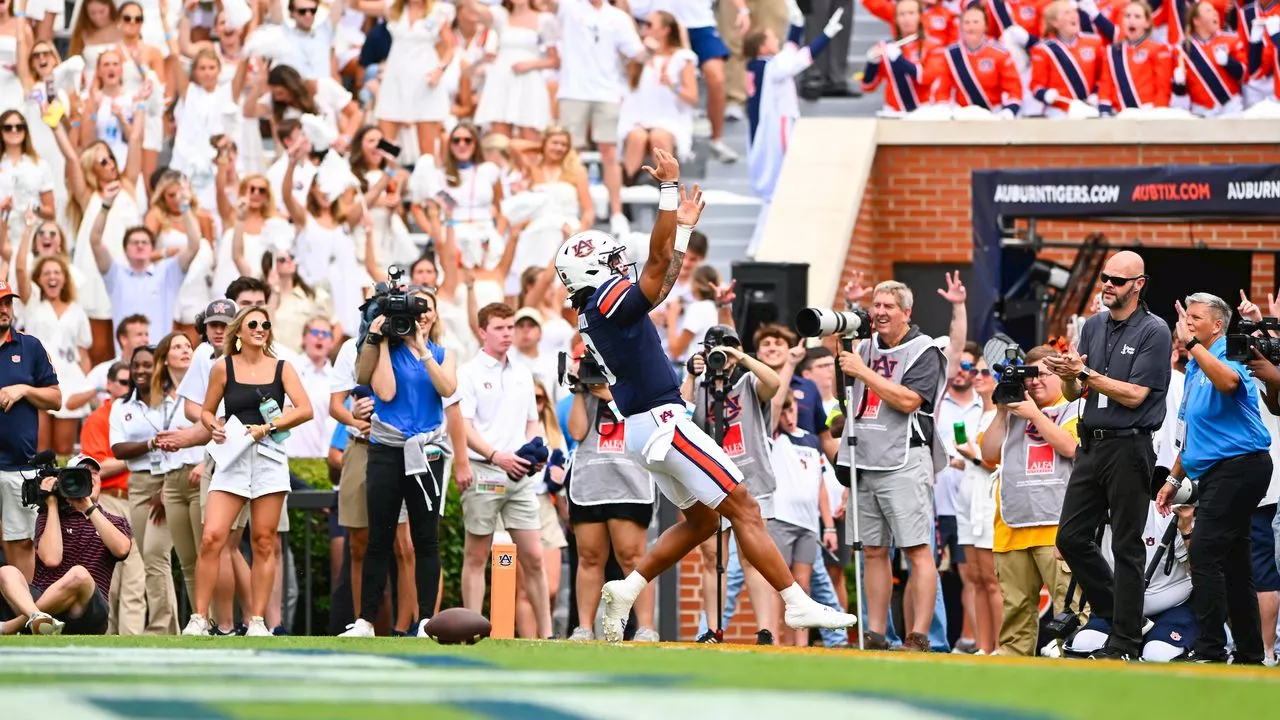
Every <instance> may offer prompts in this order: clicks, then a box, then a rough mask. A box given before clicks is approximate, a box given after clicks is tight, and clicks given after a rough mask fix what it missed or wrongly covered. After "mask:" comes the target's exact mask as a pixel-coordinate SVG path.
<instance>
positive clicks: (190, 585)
mask: <svg viewBox="0 0 1280 720" xmlns="http://www.w3.org/2000/svg"><path fill="white" fill-rule="evenodd" d="M193 469H195V465H184V466H183V467H180V468H178V469H177V470H173V471H171V472H169V473H166V474H165V476H164V515H165V522H167V523H168V525H169V533H170V534H171V535H172V536H173V549H174V550H177V551H178V563H179V564H180V565H182V582H183V585H184V586H185V587H186V590H187V602H188V603H189V604H190V605H191V607H193V608H194V607H195V604H196V558H197V557H198V556H199V554H200V536H201V535H203V534H204V522H203V520H202V519H201V512H200V483H199V482H197V483H196V485H195V487H192V486H191V471H192V470H193Z"/></svg>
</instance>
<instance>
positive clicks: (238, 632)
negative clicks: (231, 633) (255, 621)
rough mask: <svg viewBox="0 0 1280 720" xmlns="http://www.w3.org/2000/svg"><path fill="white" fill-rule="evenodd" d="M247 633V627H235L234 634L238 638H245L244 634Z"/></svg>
mask: <svg viewBox="0 0 1280 720" xmlns="http://www.w3.org/2000/svg"><path fill="white" fill-rule="evenodd" d="M248 632H249V626H248V625H237V626H236V629H235V634H236V635H238V636H240V637H244V636H245V634H246V633H248Z"/></svg>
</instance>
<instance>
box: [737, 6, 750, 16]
mask: <svg viewBox="0 0 1280 720" xmlns="http://www.w3.org/2000/svg"><path fill="white" fill-rule="evenodd" d="M738 14H739V15H750V14H751V8H749V7H740V8H738Z"/></svg>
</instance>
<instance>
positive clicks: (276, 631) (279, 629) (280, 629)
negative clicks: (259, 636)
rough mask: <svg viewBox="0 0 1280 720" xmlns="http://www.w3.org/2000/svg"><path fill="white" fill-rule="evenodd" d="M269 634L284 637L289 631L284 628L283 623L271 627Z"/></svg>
mask: <svg viewBox="0 0 1280 720" xmlns="http://www.w3.org/2000/svg"><path fill="white" fill-rule="evenodd" d="M271 634H272V635H275V636H276V637H285V636H286V635H288V634H289V631H288V630H285V629H284V626H283V625H277V626H275V627H273V628H271Z"/></svg>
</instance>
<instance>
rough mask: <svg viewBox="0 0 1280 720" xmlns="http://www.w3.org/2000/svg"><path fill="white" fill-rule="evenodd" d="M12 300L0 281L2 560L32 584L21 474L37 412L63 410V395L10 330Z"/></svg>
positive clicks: (38, 355)
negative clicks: (4, 559) (6, 561)
mask: <svg viewBox="0 0 1280 720" xmlns="http://www.w3.org/2000/svg"><path fill="white" fill-rule="evenodd" d="M15 297H17V293H15V292H14V291H13V288H11V287H9V284H8V283H4V282H0V525H4V556H5V558H6V559H7V560H8V562H9V564H10V565H13V566H14V567H16V568H18V569H19V570H21V571H22V574H23V576H24V577H26V578H27V579H28V580H30V579H31V577H32V575H33V574H34V573H35V571H36V556H35V544H34V543H33V542H32V540H33V538H35V536H36V509H35V508H28V507H23V505H22V474H21V473H20V472H19V471H20V470H22V469H23V468H25V467H26V466H27V459H28V458H30V457H31V456H32V455H35V454H36V428H37V426H38V424H39V413H40V411H41V410H57V409H58V408H60V407H62V391H61V390H60V389H58V376H57V375H55V374H54V372H53V365H52V363H50V362H49V353H48V351H46V350H45V349H44V346H43V345H41V344H40V341H39V340H37V339H36V338H34V337H32V336H31V335H27V334H26V333H20V332H16V331H14V330H13V299H14V298H15Z"/></svg>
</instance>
